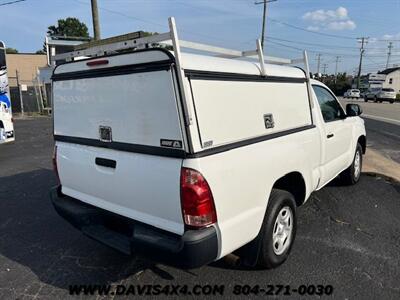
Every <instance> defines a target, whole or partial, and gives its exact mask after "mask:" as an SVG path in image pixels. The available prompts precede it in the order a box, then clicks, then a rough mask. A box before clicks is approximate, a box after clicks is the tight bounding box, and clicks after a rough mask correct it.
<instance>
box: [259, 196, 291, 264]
mask: <svg viewBox="0 0 400 300" xmlns="http://www.w3.org/2000/svg"><path fill="white" fill-rule="evenodd" d="M296 228H297V219H296V202H295V200H294V197H293V195H292V194H291V193H289V192H287V191H284V190H279V189H273V190H272V191H271V195H270V197H269V202H268V207H267V212H266V213H265V217H264V223H263V226H262V228H261V232H260V235H259V238H260V239H261V243H260V252H259V255H258V258H257V263H256V266H257V267H259V268H267V269H271V268H275V267H277V266H279V265H280V264H282V263H283V262H284V261H285V260H286V259H287V257H288V256H289V253H290V250H291V248H292V245H293V242H294V239H295V236H296Z"/></svg>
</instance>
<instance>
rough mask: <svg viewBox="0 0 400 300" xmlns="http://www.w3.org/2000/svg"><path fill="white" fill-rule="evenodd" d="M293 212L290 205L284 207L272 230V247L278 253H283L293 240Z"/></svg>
mask: <svg viewBox="0 0 400 300" xmlns="http://www.w3.org/2000/svg"><path fill="white" fill-rule="evenodd" d="M292 231H293V213H292V209H291V208H290V207H289V206H285V207H283V208H282V209H281V210H280V211H279V213H278V215H277V217H276V220H275V224H274V228H273V231H272V242H273V244H272V248H273V249H274V253H275V254H276V255H281V254H282V253H284V252H285V251H286V250H287V249H288V248H289V246H290V243H291V242H292Z"/></svg>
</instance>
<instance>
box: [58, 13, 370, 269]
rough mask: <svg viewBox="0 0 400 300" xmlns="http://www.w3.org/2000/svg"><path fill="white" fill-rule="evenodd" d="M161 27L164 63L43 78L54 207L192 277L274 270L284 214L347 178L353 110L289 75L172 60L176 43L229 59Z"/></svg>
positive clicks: (285, 232) (290, 238)
mask: <svg viewBox="0 0 400 300" xmlns="http://www.w3.org/2000/svg"><path fill="white" fill-rule="evenodd" d="M170 22H172V25H171V24H170V25H171V28H172V29H171V33H169V34H170V35H168V36H167V37H165V36H161V37H158V38H159V39H160V40H159V41H161V40H162V38H165V39H168V38H171V39H172V42H173V45H174V51H171V52H170V51H167V50H164V49H162V48H151V47H150V48H147V49H141V50H137V49H136V50H135V51H131V52H130V53H122V54H113V55H106V56H101V57H95V58H90V59H86V60H80V61H76V62H70V63H66V64H62V65H59V66H57V67H56V69H55V71H54V74H53V94H54V95H53V96H54V98H53V99H54V107H53V112H54V139H55V152H54V154H55V156H54V166H55V169H56V171H57V175H58V178H59V182H60V185H59V186H58V187H56V188H54V189H53V190H52V192H51V198H52V202H53V204H54V207H55V209H56V210H57V211H58V213H59V214H60V215H62V216H63V217H64V218H65V219H66V220H68V221H69V222H70V223H72V224H73V225H74V226H76V227H77V228H78V229H80V230H81V231H82V232H83V233H84V234H86V235H87V236H89V237H91V238H93V239H96V240H98V241H100V242H102V243H104V244H107V245H109V246H111V247H114V248H116V249H118V250H120V251H122V252H124V253H127V254H130V253H132V252H133V251H143V252H145V253H146V254H148V255H150V254H154V253H155V254H157V253H158V254H162V256H163V257H164V258H165V257H167V258H171V259H174V260H175V263H177V264H178V265H180V266H182V267H188V268H192V267H199V266H201V265H204V264H207V263H210V262H212V261H215V260H218V259H220V258H222V257H224V256H226V255H227V254H229V253H232V252H234V251H235V252H236V253H237V254H238V255H240V256H241V257H242V261H243V263H245V264H246V265H251V266H258V267H266V268H272V267H276V266H278V265H279V264H281V263H282V262H283V261H284V260H285V259H286V258H287V256H288V254H289V252H290V249H291V247H292V245H293V242H294V239H295V235H296V226H297V225H296V224H297V223H296V209H297V207H298V206H300V205H302V204H303V203H304V202H305V201H306V200H307V198H308V197H309V196H310V194H311V193H312V192H313V191H315V190H318V189H320V188H322V187H323V186H324V185H326V184H327V183H328V182H329V181H331V180H332V179H334V178H335V177H336V176H337V175H339V174H340V176H341V177H342V179H343V181H344V182H346V183H347V184H354V183H356V182H357V181H358V180H359V178H360V173H361V165H362V154H363V153H365V147H366V134H365V129H364V123H363V121H362V120H361V119H360V118H359V117H358V115H359V114H360V113H361V110H360V108H359V106H358V105H357V104H350V105H348V107H347V112H345V111H344V110H343V109H342V107H341V106H340V104H339V102H338V101H337V99H336V97H335V96H334V95H333V93H332V92H331V91H330V90H329V89H328V88H327V87H326V86H325V85H323V84H322V83H321V82H318V81H315V80H310V79H309V76H308V74H309V73H308V72H304V71H303V70H302V69H300V68H294V67H288V66H278V65H273V64H265V63H264V58H262V59H261V60H260V62H259V63H256V62H253V61H241V60H236V59H232V58H220V57H210V56H206V55H198V54H184V53H181V52H180V47H179V44H178V43H181V46H182V47H183V45H185V46H186V47H192V48H195V49H198V50H204V49H206V51H209V52H212V51H214V52H216V53H219V55H220V56H221V55H222V54H221V53H223V56H226V57H229V56H230V55H231V56H234V55H233V54H235V53H236V52H234V50H228V49H221V48H212V47H208V48H207V47H206V46H205V45H200V44H195V43H189V42H185V41H180V40H178V39H177V37H176V31H175V30H174V26H173V25H174V23H173V20H172V21H170ZM156 41H157V40H156ZM154 42H155V41H154V40H150V41H149V40H143V39H141V38H139V39H137V40H135V41H134V42H133V43H134V44H136V45H141V44H142V43H144V44H145V45H146V46H148V44H149V43H154ZM138 47H139V46H138ZM143 48H145V47H143ZM95 50H96V51H94V52H96V53H98V49H95ZM89 52H90V51H87V52H85V53H84V55H88V54H89ZM258 53H259V54H260V53H262V51H261V52H258ZM80 54H81V53H80V52H79V53H75V55H80ZM236 54H237V53H236ZM71 55H73V54H71ZM63 57H66V56H63ZM260 57H261V55H260ZM270 60H271V59H270ZM276 61H277V62H279V63H281V64H282V63H283V61H282V60H279V59H277V60H276ZM306 66H307V67H308V64H306ZM263 73H264V74H263Z"/></svg>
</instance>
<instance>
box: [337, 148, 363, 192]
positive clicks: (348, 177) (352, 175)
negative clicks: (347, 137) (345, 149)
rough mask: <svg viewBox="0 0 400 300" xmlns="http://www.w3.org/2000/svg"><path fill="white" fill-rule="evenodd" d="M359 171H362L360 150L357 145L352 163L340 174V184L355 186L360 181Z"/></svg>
mask: <svg viewBox="0 0 400 300" xmlns="http://www.w3.org/2000/svg"><path fill="white" fill-rule="evenodd" d="M361 169H362V148H361V145H360V144H357V147H356V153H355V154H354V158H353V162H352V163H351V165H350V167H348V168H347V169H346V170H344V171H343V172H342V173H341V174H340V179H341V180H342V183H343V184H345V185H353V184H356V183H357V182H358V181H359V180H360V177H361Z"/></svg>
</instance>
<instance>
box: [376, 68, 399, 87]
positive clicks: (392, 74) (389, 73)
mask: <svg viewBox="0 0 400 300" xmlns="http://www.w3.org/2000/svg"><path fill="white" fill-rule="evenodd" d="M379 74H384V75H386V79H385V82H384V83H383V87H384V88H392V89H394V91H395V92H396V93H397V94H400V67H396V68H389V69H386V70H384V71H381V72H379Z"/></svg>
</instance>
